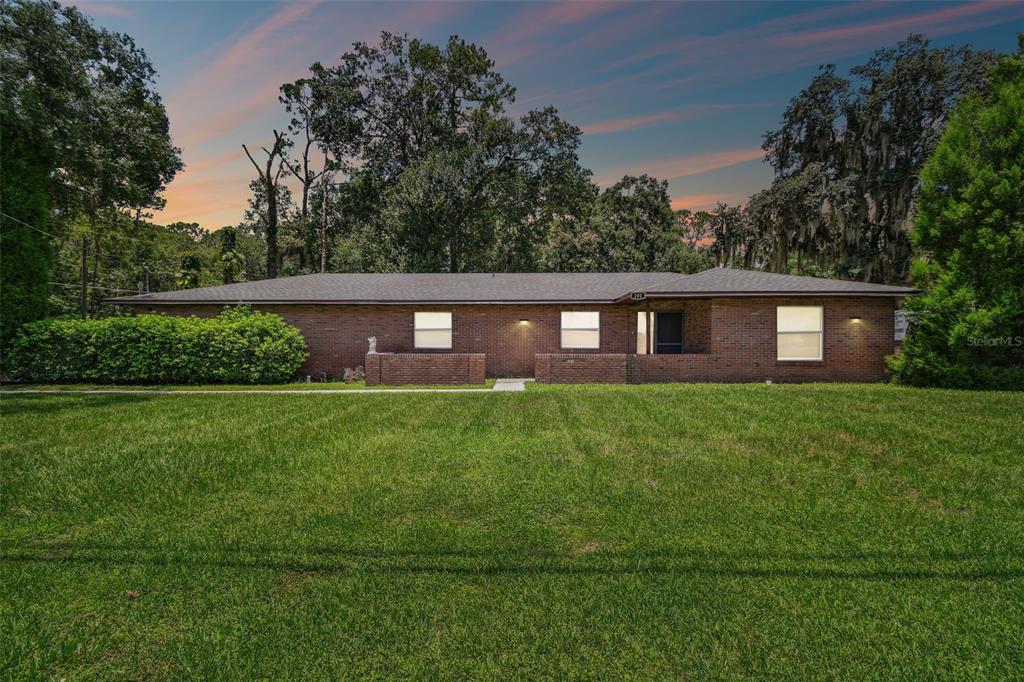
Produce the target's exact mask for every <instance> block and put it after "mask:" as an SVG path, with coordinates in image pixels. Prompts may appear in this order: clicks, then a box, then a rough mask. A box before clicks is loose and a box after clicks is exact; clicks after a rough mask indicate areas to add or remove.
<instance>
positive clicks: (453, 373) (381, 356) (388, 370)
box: [365, 353, 485, 386]
mask: <svg viewBox="0 0 1024 682" xmlns="http://www.w3.org/2000/svg"><path fill="white" fill-rule="evenodd" d="M365 367H366V383H367V385H370V386H374V385H376V384H388V385H391V386H403V385H405V384H482V383H484V380H485V376H484V355H483V353H373V354H372V355H370V354H368V355H367V356H366V365H365Z"/></svg>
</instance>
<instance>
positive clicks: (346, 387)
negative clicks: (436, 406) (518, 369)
mask: <svg viewBox="0 0 1024 682" xmlns="http://www.w3.org/2000/svg"><path fill="white" fill-rule="evenodd" d="M494 381H495V380H494V379H487V380H485V381H484V383H482V384H465V385H462V384H445V385H443V386H424V385H421V384H417V385H414V386H413V385H410V386H380V385H377V386H367V385H366V382H365V381H353V382H352V383H350V384H346V383H345V382H344V381H326V382H323V381H314V382H310V383H308V384H307V383H306V382H299V381H294V382H292V383H288V384H199V385H162V384H147V385H145V386H138V385H134V384H116V385H112V384H4V385H3V386H0V390H3V391H102V390H117V391H148V390H154V389H156V390H160V391H267V390H270V391H355V390H360V391H367V390H369V391H387V390H395V389H420V390H422V389H433V390H437V389H445V390H449V391H459V390H466V389H470V388H477V389H479V388H493V387H494Z"/></svg>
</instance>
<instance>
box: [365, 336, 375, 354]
mask: <svg viewBox="0 0 1024 682" xmlns="http://www.w3.org/2000/svg"><path fill="white" fill-rule="evenodd" d="M366 342H367V343H368V344H370V350H368V351H367V352H368V353H370V354H371V355H372V354H373V353H376V352H377V337H376V336H371V337H369V338H368V339H366Z"/></svg>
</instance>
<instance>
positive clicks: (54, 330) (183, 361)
mask: <svg viewBox="0 0 1024 682" xmlns="http://www.w3.org/2000/svg"><path fill="white" fill-rule="evenodd" d="M305 359H306V342H305V339H303V338H302V334H301V333H300V332H299V330H298V329H296V328H295V327H293V326H291V325H289V324H287V323H285V321H284V320H282V319H281V318H280V317H278V316H277V315H273V314H270V313H260V312H256V311H253V310H252V309H251V308H249V307H248V306H235V307H229V308H225V309H224V312H222V313H221V314H220V315H218V316H217V317H214V318H208V319H203V318H198V317H171V316H167V315H138V316H135V317H108V318H104V319H98V320H76V319H64V318H58V319H50V320H40V321H39V322H31V323H29V324H26V325H25V326H23V327H22V328H21V330H20V331H19V333H18V336H17V337H16V338H15V341H14V344H13V345H12V347H11V349H10V351H9V353H8V356H7V362H6V363H5V364H6V366H7V370H8V372H9V373H10V375H11V377H12V378H14V379H18V380H22V381H32V382H39V383H74V382H95V383H117V384H207V383H231V384H263V383H281V382H284V381H288V380H289V379H291V378H292V377H293V376H294V375H295V372H296V371H298V369H299V366H300V365H301V364H302V361H303V360H305Z"/></svg>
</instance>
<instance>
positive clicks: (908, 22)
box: [771, 2, 1024, 47]
mask: <svg viewBox="0 0 1024 682" xmlns="http://www.w3.org/2000/svg"><path fill="white" fill-rule="evenodd" d="M1014 6H1016V8H1017V9H1018V10H1020V11H1019V12H1017V13H1016V14H1017V15H1024V6H1022V5H1020V4H1016V5H1011V4H1009V3H1001V2H971V3H967V4H965V5H956V6H953V7H946V8H943V9H940V10H936V11H934V12H928V13H926V14H914V15H910V16H905V17H895V18H891V19H882V20H877V21H868V22H865V23H860V24H856V25H853V26H842V27H840V28H832V29H821V30H810V31H804V32H802V33H791V34H784V35H779V36H776V37H774V38H772V40H771V42H772V43H774V44H777V45H786V46H791V47H804V46H808V45H820V44H823V43H824V44H830V45H832V46H836V45H838V44H841V43H848V42H850V41H857V44H858V46H859V45H861V44H862V43H861V41H862V40H863V39H864V38H867V37H871V38H873V39H875V40H876V41H877V40H879V39H881V40H885V39H887V36H894V37H902V36H903V35H904V34H906V33H911V32H914V33H927V34H930V35H933V36H934V35H941V34H943V33H949V32H959V31H965V30H969V29H971V28H980V27H982V26H990V25H992V24H997V23H1002V22H1004V21H1006V20H1007V19H1008V17H1005V16H988V17H987V18H986V19H983V20H981V21H975V22H972V23H971V24H970V25H965V24H964V23H963V20H964V19H967V18H970V17H975V16H978V15H992V14H993V13H994V12H1001V11H1002V10H1004V9H1007V8H1012V7H1014ZM1011 14H1014V13H1011Z"/></svg>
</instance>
